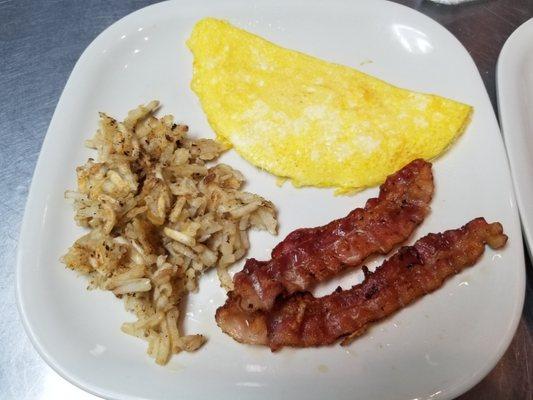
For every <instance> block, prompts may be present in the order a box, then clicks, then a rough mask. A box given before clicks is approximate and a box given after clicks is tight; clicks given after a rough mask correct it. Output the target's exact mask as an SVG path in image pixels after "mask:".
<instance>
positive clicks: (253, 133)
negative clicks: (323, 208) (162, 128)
mask: <svg viewBox="0 0 533 400" xmlns="http://www.w3.org/2000/svg"><path fill="white" fill-rule="evenodd" d="M188 45H189V48H190V49H191V51H192V53H193V55H194V75H193V80H192V89H193V91H194V92H195V93H196V94H197V95H198V98H199V99H200V102H201V104H202V108H203V109H204V112H205V114H206V115H207V119H208V120H209V123H210V124H211V126H212V128H213V129H214V131H215V132H216V134H217V137H218V139H219V140H221V141H223V142H225V143H227V144H228V145H232V146H233V147H234V148H235V150H236V151H237V152H238V153H239V154H240V155H241V156H242V157H244V158H245V159H246V160H248V161H249V162H251V163H252V164H254V165H256V166H258V167H259V168H262V169H265V170H267V171H269V172H271V173H272V174H275V175H278V176H279V177H283V178H290V179H291V180H292V182H293V184H294V185H295V186H303V185H306V186H307V185H309V186H318V187H336V188H337V189H338V191H340V192H343V191H349V190H353V189H361V188H364V187H368V186H373V185H377V184H379V183H381V182H383V181H384V180H385V178H386V177H387V176H388V175H390V174H391V173H393V172H395V171H397V170H398V169H400V168H401V167H403V166H404V165H406V164H407V163H408V162H410V161H412V160H414V159H416V158H425V159H432V158H434V157H436V156H438V155H439V154H441V153H442V152H443V151H445V150H446V149H447V148H448V147H449V146H450V144H451V143H452V142H453V141H454V140H455V139H456V138H457V137H458V136H459V135H460V134H461V133H462V132H463V130H464V129H465V126H466V125H467V123H468V121H469V116H470V114H471V111H472V108H471V107H470V106H468V105H466V104H462V103H458V102H456V101H453V100H450V99H446V98H443V97H440V96H435V95H431V94H422V93H416V92H412V91H409V90H405V89H400V88H398V87H395V86H393V85H390V84H388V83H386V82H384V81H382V80H380V79H377V78H374V77H372V76H370V75H367V74H365V73H362V72H360V71H357V70H355V69H353V68H349V67H346V66H342V65H338V64H333V63H329V62H326V61H323V60H320V59H318V58H315V57H311V56H308V55H305V54H302V53H300V52H297V51H292V50H287V49H284V48H282V47H279V46H277V45H275V44H273V43H271V42H269V41H267V40H265V39H262V38H260V37H259V36H256V35H254V34H252V33H249V32H246V31H244V30H242V29H239V28H236V27H234V26H232V25H231V24H229V23H228V22H226V21H221V20H217V19H213V18H206V19H203V20H201V21H199V22H198V23H197V24H196V26H195V27H194V30H193V32H192V34H191V37H190V39H189V41H188Z"/></svg>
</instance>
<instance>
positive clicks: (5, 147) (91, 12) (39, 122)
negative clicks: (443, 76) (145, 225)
mask: <svg viewBox="0 0 533 400" xmlns="http://www.w3.org/2000/svg"><path fill="white" fill-rule="evenodd" d="M354 1H356V0H354ZM398 2H399V3H402V4H405V5H408V6H410V7H413V8H416V9H418V10H420V11H422V12H423V13H425V14H427V15H429V16H430V17H432V18H434V19H436V20H437V21H439V22H440V23H442V24H443V25H445V26H446V27H447V28H448V29H449V30H450V31H452V32H453V33H454V34H455V35H456V36H457V37H458V38H459V40H461V41H462V42H463V44H464V45H465V46H466V47H467V49H468V50H469V51H470V53H471V54H472V56H473V57H474V59H475V61H476V63H477V65H478V67H479V69H480V72H481V75H482V76H483V79H484V81H485V85H486V86H487V90H488V92H489V95H490V96H491V99H492V101H493V104H494V106H496V103H495V84H494V69H495V65H496V60H497V57H498V54H499V51H500V49H501V46H502V45H503V43H504V42H505V40H506V38H507V37H508V36H509V35H510V34H511V32H512V31H513V30H514V29H515V28H516V27H517V26H518V25H520V24H521V23H522V22H524V21H525V20H527V19H528V18H531V17H533V1H532V0H493V1H476V2H473V3H469V4H465V5H461V6H442V5H435V4H432V3H429V2H427V1H423V0H398ZM151 3H153V1H150V0H128V1H108V0H89V1H82V0H78V1H74V0H72V1H68V0H44V1H30V0H20V1H10V0H0V94H1V96H0V221H1V223H0V315H1V316H2V322H1V323H0V398H1V399H16V400H21V399H64V398H65V399H94V398H95V397H94V396H92V395H89V394H86V393H85V392H83V391H82V390H80V389H78V388H76V387H74V386H73V385H71V384H70V383H68V382H66V381H65V380H64V379H62V378H61V377H59V376H58V375H57V374H56V373H55V372H53V371H52V370H51V369H50V368H49V367H48V366H47V365H46V364H45V363H44V362H43V361H41V359H40V358H39V356H38V355H37V353H36V352H35V351H34V350H33V348H32V347H31V344H30V343H29V341H28V339H27V338H26V335H25V333H24V331H23V329H22V326H21V324H20V321H19V318H18V315H17V310H16V307H15V289H14V269H15V254H16V247H17V238H18V234H19V228H20V223H21V220H22V215H23V212H24V204H25V201H26V195H27V193H28V187H29V184H30V180H31V176H32V173H33V169H34V166H35V162H36V160H37V156H38V154H39V149H40V147H41V143H42V141H43V138H44V135H45V133H46V129H47V127H48V123H49V122H50V118H51V116H52V113H53V111H54V108H55V105H56V103H57V100H58V98H59V95H60V94H61V90H62V88H63V86H64V85H65V82H66V80H67V78H68V75H69V73H70V71H71V70H72V68H73V66H74V63H75V62H76V60H77V59H78V57H79V56H80V54H81V53H82V51H83V50H84V48H85V47H86V46H87V45H88V44H89V43H90V42H91V41H92V40H93V39H94V38H95V37H96V35H98V33H100V32H101V31H102V30H104V29H105V28H106V27H108V26H109V25H111V24H112V23H113V22H114V21H116V20H118V19H119V18H121V17H123V16H124V15H126V14H128V13H130V12H132V11H134V10H137V9H139V8H142V7H144V6H146V5H149V4H151ZM185 4H186V3H184V6H186V5H185ZM527 263H528V268H527V270H528V283H527V295H526V305H525V307H524V311H523V315H522V320H521V322H520V326H519V328H518V331H517V333H516V336H515V338H514V340H513V343H512V344H511V347H510V348H509V350H508V351H507V353H506V354H505V356H504V357H503V359H502V360H501V361H500V363H499V364H498V365H497V366H496V368H495V369H494V370H493V371H492V372H491V374H490V375H489V376H488V377H487V378H485V379H484V380H483V381H482V382H481V383H480V384H479V385H478V386H476V387H475V388H474V389H472V390H471V391H470V392H468V393H466V394H465V395H463V396H461V399H463V400H465V399H468V400H471V399H496V400H497V399H514V400H519V399H533V337H532V336H533V289H532V287H533V269H532V267H531V261H530V260H529V259H528V260H527Z"/></svg>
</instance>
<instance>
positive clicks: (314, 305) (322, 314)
mask: <svg viewBox="0 0 533 400" xmlns="http://www.w3.org/2000/svg"><path fill="white" fill-rule="evenodd" d="M506 242H507V236H506V235H505V234H504V233H503V229H502V226H501V224H499V223H497V222H496V223H492V224H488V223H487V222H486V221H485V220H484V219H483V218H477V219H474V220H472V221H470V222H469V223H468V224H466V225H465V226H464V227H462V228H460V229H456V230H449V231H446V232H444V233H439V234H429V235H427V236H425V237H423V238H422V239H420V240H418V241H417V242H416V243H415V244H414V245H413V246H409V247H403V248H401V249H400V250H399V251H398V252H397V253H396V254H394V255H393V256H392V257H391V258H389V259H388V260H387V261H385V262H384V263H383V264H382V265H381V266H380V267H379V268H377V269H376V271H375V272H374V273H370V272H368V270H367V269H366V268H365V279H364V281H363V282H362V283H360V284H359V285H356V286H353V287H352V288H351V289H349V290H338V291H336V292H334V293H332V294H330V295H328V296H325V297H322V298H315V297H313V296H312V295H311V294H310V293H308V292H307V293H298V294H295V295H293V296H291V297H289V298H286V299H282V300H278V301H277V302H276V305H275V307H274V309H273V310H271V311H270V312H263V311H256V312H253V313H249V312H246V311H243V310H242V309H241V308H240V307H239V304H238V303H237V302H235V301H233V300H231V299H230V300H229V301H228V302H227V303H226V305H225V306H224V307H221V308H220V309H219V310H218V311H217V315H216V319H217V322H218V324H219V326H220V327H221V328H222V330H223V331H224V332H226V333H227V334H229V335H230V336H232V337H233V338H234V339H236V340H237V341H239V342H242V343H249V344H261V345H267V346H270V348H271V349H272V350H277V349H279V348H281V347H283V346H292V347H310V346H323V345H328V344H332V343H334V342H336V341H337V340H338V339H340V338H344V342H347V341H349V340H351V339H352V338H354V337H356V336H359V335H360V334H362V333H363V332H364V331H365V330H366V329H367V328H368V327H369V326H370V325H371V324H372V323H374V322H376V321H379V320H381V319H383V318H385V317H387V316H390V315H391V314H393V313H394V312H396V311H398V310H399V309H401V308H403V307H405V306H407V305H408V304H410V303H412V302H413V301H415V300H417V299H419V298H420V297H423V296H424V295H426V294H428V293H430V292H433V291H434V290H436V289H438V288H439V287H441V286H442V284H443V283H444V281H445V280H446V279H447V278H449V277H451V276H453V275H455V274H458V273H459V272H461V271H462V270H463V269H465V268H466V267H469V266H472V265H474V264H475V263H476V262H477V260H478V259H479V258H480V257H481V255H482V254H483V252H484V248H485V244H488V245H489V246H490V247H492V248H494V249H498V248H501V247H503V246H504V245H505V243H506ZM344 342H343V343H344Z"/></svg>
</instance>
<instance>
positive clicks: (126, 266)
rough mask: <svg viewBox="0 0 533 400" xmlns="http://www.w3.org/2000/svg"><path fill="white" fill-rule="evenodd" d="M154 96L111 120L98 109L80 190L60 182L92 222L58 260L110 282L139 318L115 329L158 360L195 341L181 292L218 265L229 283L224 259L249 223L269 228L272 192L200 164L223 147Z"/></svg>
mask: <svg viewBox="0 0 533 400" xmlns="http://www.w3.org/2000/svg"><path fill="white" fill-rule="evenodd" d="M158 106H159V103H158V102H157V101H152V102H150V103H149V104H147V105H145V106H139V107H138V108H136V109H135V110H132V111H130V112H129V113H128V116H127V118H126V119H125V120H124V122H117V121H116V120H115V119H113V118H111V117H109V116H108V115H106V114H103V113H100V125H99V129H98V131H97V132H96V135H95V136H94V138H93V139H91V140H88V141H87V142H86V144H87V146H88V147H90V148H93V149H95V150H97V152H98V159H97V161H95V160H93V159H89V160H88V161H87V163H86V164H85V165H83V166H80V167H78V168H77V176H78V190H77V191H67V192H66V193H65V197H66V198H68V199H71V200H72V201H73V204H74V209H75V217H74V218H75V221H76V222H77V223H78V224H79V225H81V226H83V227H86V228H89V229H90V231H89V232H88V233H87V234H86V235H85V236H83V237H81V238H79V239H78V240H77V241H76V242H75V243H74V245H73V246H72V247H71V248H70V249H69V250H68V252H67V254H65V255H64V256H63V257H62V259H61V261H62V262H63V263H65V264H66V266H67V267H69V268H71V269H73V270H75V271H78V272H80V273H82V274H85V275H87V276H89V278H90V282H91V285H90V287H93V288H101V289H105V290H110V291H112V292H113V293H114V294H115V295H116V296H117V297H121V298H123V299H124V301H125V306H126V309H127V310H129V311H131V312H133V313H134V314H135V315H136V316H137V321H135V322H131V323H124V324H123V325H122V331H123V332H125V333H127V334H130V335H134V336H137V337H139V338H142V339H145V340H147V341H148V354H149V355H150V356H152V357H153V358H154V359H155V361H156V362H157V363H158V364H165V363H167V362H168V360H169V358H170V356H171V354H175V353H179V352H181V351H195V350H197V349H198V348H199V347H200V346H202V344H203V343H204V342H205V338H204V337H203V336H202V335H183V334H182V332H181V331H180V329H179V328H178V320H179V310H180V302H181V300H182V299H183V296H185V295H186V294H187V293H188V292H193V291H196V290H197V288H198V281H197V280H198V276H199V275H200V274H201V273H202V272H204V271H205V270H207V269H209V268H211V267H216V268H217V272H218V276H219V278H220V282H221V285H222V287H224V288H225V289H227V290H230V289H231V286H232V282H231V279H230V276H229V274H228V271H227V269H228V267H229V266H231V265H232V264H233V263H234V262H236V261H237V260H239V259H241V258H242V257H243V256H244V255H245V254H246V251H247V249H248V247H249V242H248V235H247V231H248V229H249V228H251V227H254V228H258V229H264V230H267V231H268V232H270V233H272V234H275V233H276V230H277V221H276V212H275V209H274V206H273V204H272V203H271V202H269V201H266V200H265V199H263V198H262V197H260V196H258V195H255V194H252V193H247V192H243V191H241V190H240V189H241V187H242V185H243V183H244V177H243V176H242V174H241V173H240V172H239V171H236V170H234V169H233V168H231V167H230V166H228V165H225V164H216V165H212V166H210V165H207V162H209V161H212V160H215V159H216V158H217V157H218V156H219V155H220V154H221V153H222V152H223V151H224V148H223V147H222V145H220V144H219V143H217V142H215V141H213V140H209V139H190V138H188V137H187V131H188V128H187V126H185V125H177V124H175V123H174V122H173V117H172V116H171V115H167V116H164V117H162V118H160V119H158V118H156V117H155V116H154V112H155V111H156V109H157V108H158Z"/></svg>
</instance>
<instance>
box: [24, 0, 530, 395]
mask: <svg viewBox="0 0 533 400" xmlns="http://www.w3.org/2000/svg"><path fill="white" fill-rule="evenodd" d="M205 16H216V17H222V18H228V19H229V20H230V21H232V22H233V23H235V24H237V25H239V26H242V27H245V28H247V29H250V30H252V31H254V32H257V33H259V34H261V35H263V36H264V37H266V38H269V39H272V40H273V41H274V42H276V43H279V44H282V45H284V46H287V47H289V48H294V49H299V50H301V51H304V52H307V53H310V54H314V55H316V56H319V57H322V58H324V59H326V60H332V61H336V62H339V63H343V64H347V65H352V66H354V67H358V68H361V69H362V70H364V71H366V72H369V73H372V74H374V75H376V76H378V77H381V78H383V79H386V80H387V81H389V82H393V83H395V84H397V85H400V86H404V87H408V88H411V89H414V90H420V91H426V92H435V93H439V94H442V95H444V96H448V97H451V98H454V99H457V100H461V101H464V102H467V103H469V104H472V105H473V106H474V107H475V114H474V117H473V120H472V123H471V124H470V126H469V128H468V130H467V132H466V133H465V135H464V136H463V137H462V138H461V139H460V140H459V141H458V142H457V143H456V145H455V146H454V147H453V148H452V149H451V151H450V152H448V153H447V154H446V155H445V156H444V157H442V158H440V159H439V160H438V161H436V162H435V165H434V172H435V178H436V185H437V186H436V196H435V199H434V201H433V203H432V209H433V211H432V213H431V215H430V216H429V217H428V219H427V220H426V221H425V222H424V224H423V225H422V227H421V228H420V229H419V230H418V231H417V232H416V235H415V236H416V237H420V236H423V235H424V234H426V233H428V232H438V231H443V230H445V229H449V228H456V227H459V226H461V225H463V224H464V223H465V222H467V221H468V220H470V219H472V218H474V217H477V216H484V217H486V218H487V219H488V220H490V221H494V220H498V221H501V222H502V223H503V225H504V227H505V230H506V232H507V233H508V234H509V236H510V241H509V244H508V246H507V247H506V248H505V249H504V250H502V251H498V252H493V251H487V253H486V255H485V256H484V257H483V259H482V260H481V261H480V262H479V264H478V265H477V266H476V267H474V268H472V269H469V270H468V271H465V272H464V273H462V274H461V275H459V276H456V277H454V278H453V279H451V280H450V281H449V282H447V283H446V285H445V286H444V287H443V288H442V289H440V290H439V291H438V292H436V293H435V294H432V295H429V296H427V297H426V298H424V299H423V300H421V301H418V302H417V303H416V304H414V305H413V306H411V307H409V308H407V309H405V310H403V311H401V312H400V313H398V314H396V315H394V316H392V317H391V318H389V319H387V320H386V321H384V322H382V323H379V324H377V325H376V326H375V327H373V328H372V329H371V330H370V332H369V333H368V334H367V335H365V336H363V337H362V338H360V339H358V340H357V341H355V342H354V343H353V344H352V345H351V346H350V347H348V348H342V347H340V346H332V347H326V348H320V349H304V350H292V349H284V350H283V351H281V352H279V353H275V354H272V353H271V352H270V351H269V350H267V349H265V348H255V347H249V346H244V345H240V344H238V343H236V342H234V341H233V340H231V339H230V338H229V337H228V336H226V335H224V334H223V333H221V332H220V330H219V329H218V328H217V327H216V325H215V323H214V318H213V315H214V312H215V309H216V307H217V306H218V305H220V304H222V303H223V301H224V298H225V294H224V293H223V292H222V290H221V289H220V288H219V286H218V283H217V282H216V279H215V274H214V273H209V274H207V276H205V277H204V279H202V282H201V289H200V292H199V294H197V295H194V296H192V297H191V298H190V301H189V304H188V306H187V307H188V316H187V318H186V321H185V327H186V330H187V332H203V333H206V334H207V336H208V337H209V342H208V343H207V344H206V346H205V347H203V348H202V349H201V350H200V351H199V352H197V353H195V354H183V355H179V356H178V357H174V358H173V359H172V361H171V362H170V364H169V365H168V366H167V367H165V368H162V367H159V366H157V365H155V364H154V362H153V361H152V360H151V359H149V358H148V357H147V356H146V355H145V350H146V348H145V343H144V342H141V341H139V340H138V339H136V338H132V337H128V336H125V335H124V334H122V333H121V332H120V329H119V327H120V325H121V323H122V322H123V321H124V320H131V319H132V317H131V316H130V315H128V314H127V313H126V312H125V311H124V310H123V307H122V304H121V302H119V301H117V300H115V299H114V298H113V296H112V295H111V294H109V293H103V292H95V291H91V292H89V291H86V290H85V286H86V282H85V281H84V280H83V279H80V278H79V277H77V276H76V275H75V274H74V273H72V272H69V271H66V270H65V269H64V268H63V266H62V265H60V264H59V262H58V258H59V256H60V255H61V254H63V253H64V252H65V250H66V249H67V247H68V246H69V245H70V244H71V243H72V241H73V240H74V239H75V238H76V237H77V236H79V235H80V234H81V233H82V231H81V230H80V229H78V228H76V227H75V226H74V223H73V220H72V215H73V212H72V209H71V207H70V206H69V205H68V204H67V203H66V202H65V200H64V199H63V190H64V189H66V188H72V187H74V185H75V173H74V168H75V166H76V165H78V164H81V163H83V162H84V161H85V160H86V158H87V156H88V155H89V154H90V153H89V152H88V151H86V150H84V149H83V141H84V139H86V138H88V137H90V136H91V135H92V134H93V132H94V131H95V129H96V122H97V111H99V110H104V111H106V112H108V113H111V114H112V115H115V116H117V117H121V118H122V117H123V116H124V115H125V113H126V111H127V110H128V109H130V108H132V107H133V106H135V105H137V104H140V103H143V102H147V101H149V100H151V99H153V98H157V99H159V100H161V101H162V103H163V104H164V110H163V111H164V112H172V113H174V115H175V116H176V119H177V120H179V121H184V122H187V123H188V124H189V125H190V126H191V127H192V132H193V134H196V135H202V136H208V137H212V136H213V134H212V131H211V129H210V128H209V126H208V124H207V122H206V119H205V116H204V114H203V113H202V111H201V109H200V107H199V104H198V101H197V99H196V98H195V96H194V95H193V94H192V93H191V91H190V89H189V82H190V79H191V62H192V58H191V55H190V54H189V52H188V50H187V48H186V46H185V40H186V39H187V37H188V35H189V33H190V31H191V28H192V26H193V24H194V22H195V21H197V20H198V19H200V18H201V17H205ZM368 60H371V61H372V63H368V62H367V61H368ZM223 160H224V161H225V162H227V163H230V164H231V165H233V166H235V167H237V168H238V169H240V170H241V171H242V172H243V173H244V175H245V176H246V177H247V178H248V181H249V184H248V189H249V190H251V191H253V192H257V193H260V194H262V195H263V196H265V197H266V198H269V199H271V200H273V201H274V203H275V204H276V205H277V206H278V207H279V210H280V213H279V218H280V221H281V232H280V235H279V238H274V237H270V236H268V235H266V234H254V235H253V236H252V251H251V252H250V256H254V257H257V258H260V259H261V258H262V259H264V258H267V257H268V254H269V250H270V249H271V248H272V246H273V245H274V244H275V243H276V242H277V241H278V240H280V239H281V238H282V237H284V236H285V235H286V234H287V233H288V232H290V231H291V230H293V229H295V228H297V227H302V226H313V225H317V224H322V223H325V222H327V221H330V220H331V219H333V218H336V217H339V216H343V215H345V214H346V213H347V212H348V211H349V210H351V209H352V208H354V207H355V206H359V205H362V204H363V203H364V201H365V200H366V199H367V198H368V197H370V196H373V195H375V194H376V192H377V191H376V190H375V189H374V190H367V191H364V192H362V193H360V194H358V195H357V196H356V197H334V196H333V193H332V191H331V190H318V189H294V188H292V187H291V186H290V185H285V186H284V187H282V188H279V187H278V186H276V184H275V179H274V178H273V177H272V176H270V175H268V174H266V173H261V172H259V171H257V170H256V169H255V168H253V167H252V166H251V165H249V164H247V163H246V162H245V161H243V160H242V159H240V158H239V157H238V156H237V155H236V154H235V153H234V152H229V153H227V154H226V155H225V156H224V157H223ZM413 240H414V238H413V239H412V240H411V242H412V241H413ZM372 266H374V265H372ZM357 279H360V274H356V273H353V274H352V275H350V276H347V277H345V278H344V279H343V281H342V284H343V285H344V286H345V287H346V286H348V285H349V284H351V283H353V282H354V281H355V280H357ZM17 285H18V286H17V288H18V301H19V306H20V311H21V314H22V318H23V321H24V325H25V327H26V329H27V332H28V334H29V336H30V338H31V340H32V342H33V343H34V345H35V347H36V348H37V350H38V351H39V353H40V354H41V355H42V356H43V358H44V359H45V360H46V361H47V362H48V363H49V364H50V365H51V366H52V367H53V368H54V369H55V370H56V371H58V372H59V373H60V374H61V375H62V376H64V377H65V378H67V379H68V380H70V381H71V382H73V383H75V384H77V385H79V386H80V387H82V388H84V389H86V390H88V391H90V392H93V393H96V394H99V395H101V396H105V397H109V398H117V399H118V398H120V399H124V398H127V399H133V398H149V399H168V398H173V399H192V398H194V399H212V398H217V399H233V398H236V397H237V398H250V399H270V398H307V399H324V398H330V397H333V398H336V399H353V398H359V399H381V400H386V399H411V398H423V399H426V398H430V397H431V398H432V399H436V398H439V399H449V398H452V397H455V396H457V395H459V394H460V393H462V392H464V391H466V390H467V389H468V388H470V387H471V386H472V385H474V384H475V383H477V382H478V381H479V380H480V379H482V377H483V376H484V375H485V374H487V373H488V372H489V371H490V369H491V368H492V367H493V366H494V365H495V363H496V362H497V360H498V359H499V358H500V356H501V355H502V354H503V352H504V351H505V349H506V348H507V346H508V344H509V342H510V340H511V338H512V336H513V333H514V331H515V328H516V326H517V322H518V320H519V317H520V312H521V309H522V303H523V297H524V261H523V252H522V243H521V236H520V227H519V221H518V214H517V210H516V206H515V203H514V198H513V192H512V186H511V181H510V175H509V171H508V167H507V163H506V159H505V153H504V149H503V143H502V140H501V137H500V134H499V130H498V126H497V123H496V118H495V116H494V113H493V110H492V107H491V104H490V102H489V99H488V97H487V93H486V91H485V88H484V86H483V83H482V80H481V78H480V76H479V73H478V71H477V69H476V67H475V65H474V63H473V61H472V59H471V58H470V56H469V55H468V53H467V51H466V50H465V49H464V48H463V47H462V46H461V44H460V43H459V42H458V41H457V40H456V39H455V38H454V37H453V36H452V35H451V34H450V33H449V32H448V31H446V30H445V29H444V28H443V27H442V26H440V25H438V24H437V23H435V22H434V21H433V20H431V19H429V18H427V17H425V16H423V15H422V14H420V13H418V12H416V11H413V10H411V9H408V8H406V7H403V6H399V5H396V4H393V3H388V2H382V1H379V2H378V1H374V0H369V1H358V2H352V1H338V2H334V3H328V5H327V6H324V5H321V4H320V2H314V1H296V0H295V1H292V2H286V1H277V2H250V1H245V0H235V1H231V2H227V3H225V4H220V2H214V1H212V2H207V1H197V2H195V3H194V5H191V4H189V5H187V6H185V5H182V4H180V3H162V4H158V5H155V6H151V7H148V8H145V9H143V10H140V11H138V12H135V13H133V14H131V15H129V16H128V17H126V18H124V19H122V20H120V21H119V22H117V23H116V24H114V25H113V26H111V27H110V28H108V29H107V30H106V31H105V32H103V33H102V34H101V35H100V36H99V37H98V38H97V39H96V40H95V41H94V42H93V43H92V44H91V45H90V46H89V47H88V48H87V50H86V51H85V52H84V53H83V55H82V56H81V58H80V60H79V61H78V63H77V64H76V66H75V68H74V71H73V72H72V75H71V77H70V78H69V80H68V83H67V85H66V87H65V90H64V92H63V94H62V96H61V99H60V100H59V103H58V105H57V108H56V111H55V113H54V116H53V119H52V122H51V124H50V128H49V130H48V133H47V136H46V140H45V143H44V145H43V148H42V152H41V155H40V157H39V161H38V164H37V168H36V171H35V176H34V179H33V183H32V187H31V190H30V194H29V199H28V204H27V207H26V214H25V218H24V224H23V228H22V235H21V240H20V249H19V259H18V270H17ZM336 285H337V282H332V283H331V284H330V285H329V286H327V287H322V288H321V289H322V290H321V292H322V293H323V292H325V291H326V290H327V289H331V288H333V287H334V286H336Z"/></svg>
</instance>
